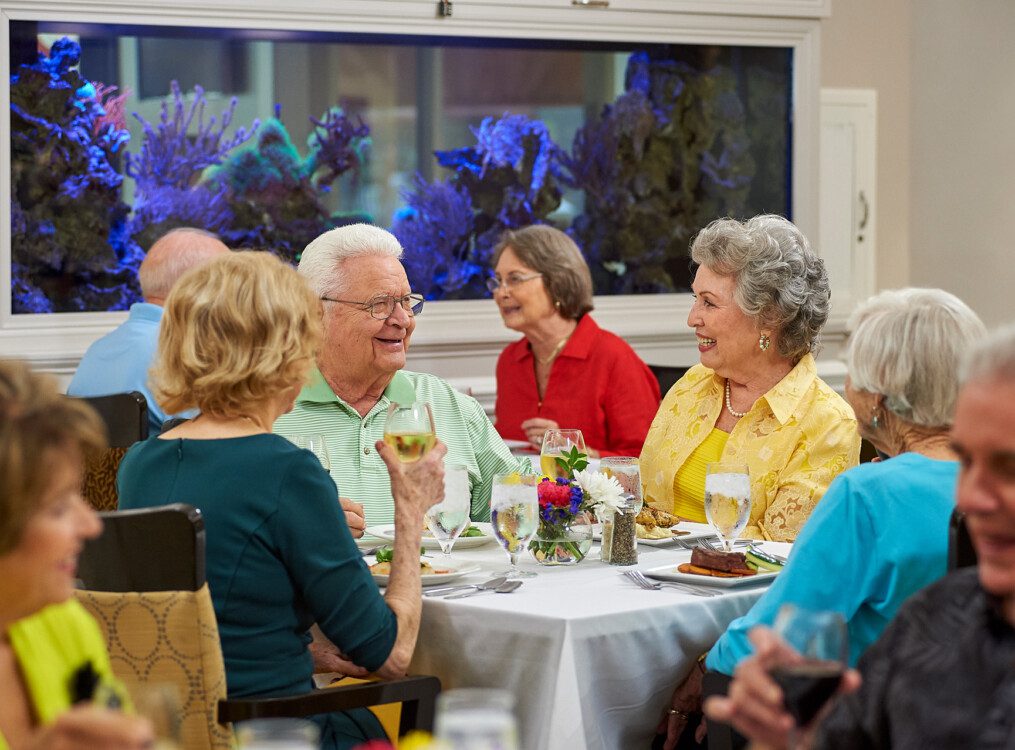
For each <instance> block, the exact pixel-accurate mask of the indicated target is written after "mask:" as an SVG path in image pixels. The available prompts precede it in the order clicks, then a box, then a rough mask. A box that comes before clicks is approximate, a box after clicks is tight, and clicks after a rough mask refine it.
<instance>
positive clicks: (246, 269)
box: [151, 251, 322, 418]
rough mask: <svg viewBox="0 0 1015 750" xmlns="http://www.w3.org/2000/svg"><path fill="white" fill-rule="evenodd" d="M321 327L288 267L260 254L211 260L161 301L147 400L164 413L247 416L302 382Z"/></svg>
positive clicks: (309, 297) (315, 304) (314, 304)
mask: <svg viewBox="0 0 1015 750" xmlns="http://www.w3.org/2000/svg"><path fill="white" fill-rule="evenodd" d="M321 330H322V329H321V314H320V302H319V301H318V299H317V297H316V295H315V294H314V293H313V292H312V291H311V289H310V287H309V286H308V285H307V282H306V281H305V280H304V279H303V278H301V277H300V276H299V274H297V273H296V271H295V270H294V269H293V268H291V267H290V266H287V265H285V264H284V263H283V262H282V261H280V260H279V259H278V258H276V257H275V256H273V255H271V254H269V253H265V252H254V251H242V252H234V253H229V254H228V255H223V256H220V257H218V258H215V259H214V260H212V261H209V262H207V263H205V264H203V265H201V266H198V267H197V268H194V269H191V270H190V271H188V272H187V273H186V274H184V275H183V276H182V277H181V278H180V280H179V281H178V282H177V283H176V285H175V286H174V287H173V290H172V291H171V292H170V293H169V297H168V298H167V299H166V309H165V313H164V314H163V316H162V326H161V330H160V332H159V349H158V355H157V356H156V359H155V364H154V365H153V367H152V369H151V377H152V381H153V382H154V384H155V389H154V393H155V398H156V400H157V401H158V402H159V405H160V406H162V408H163V409H165V410H166V412H167V413H169V414H173V413H178V412H181V411H184V410H186V409H191V408H195V407H196V408H198V409H200V410H201V412H202V413H205V414H210V415H212V416H215V417H219V418H233V417H241V416H249V415H250V413H251V412H256V411H258V410H259V409H260V407H261V406H263V405H264V404H265V403H267V402H269V401H270V400H271V399H272V398H274V397H276V396H277V395H278V394H279V392H281V391H283V390H285V389H287V388H294V387H295V388H299V387H300V386H302V385H303V384H304V383H305V382H306V381H307V377H308V374H309V372H310V366H311V364H312V363H313V361H314V357H315V355H316V353H317V348H318V346H319V345H320V342H321V335H322V334H321Z"/></svg>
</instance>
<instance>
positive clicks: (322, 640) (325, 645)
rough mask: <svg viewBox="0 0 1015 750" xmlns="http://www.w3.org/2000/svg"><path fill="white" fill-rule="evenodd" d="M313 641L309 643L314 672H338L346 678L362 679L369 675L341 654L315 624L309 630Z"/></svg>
mask: <svg viewBox="0 0 1015 750" xmlns="http://www.w3.org/2000/svg"><path fill="white" fill-rule="evenodd" d="M310 635H311V636H312V637H313V640H312V641H311V642H310V647H309V648H310V655H311V656H312V657H313V659H314V672H315V673H317V672H338V673H339V674H342V675H345V676H347V677H359V678H363V677H366V676H367V675H369V674H370V672H368V671H367V670H366V669H364V668H363V667H361V666H359V665H357V664H355V663H354V662H353V661H352V659H350V658H349V657H348V656H346V655H345V654H343V653H342V652H341V650H340V649H339V648H338V646H336V645H335V644H334V643H332V642H331V641H330V640H329V639H328V637H327V636H326V635H325V634H324V633H322V632H321V629H320V628H319V627H317V625H316V624H315V625H314V626H313V627H312V628H310Z"/></svg>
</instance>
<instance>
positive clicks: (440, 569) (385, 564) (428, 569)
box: [367, 547, 479, 586]
mask: <svg viewBox="0 0 1015 750" xmlns="http://www.w3.org/2000/svg"><path fill="white" fill-rule="evenodd" d="M391 553H392V549H391V547H382V548H381V549H379V550H377V555H376V556H375V558H374V562H372V563H371V562H370V559H369V558H367V564H368V566H369V568H370V575H371V576H372V577H373V579H374V581H376V582H377V585H378V586H387V585H388V575H389V574H390V573H391ZM419 567H420V575H421V579H422V581H423V585H424V586H435V585H437V584H438V583H447V582H448V581H454V580H455V579H457V578H461V577H462V576H467V575H469V573H475V572H476V571H477V570H479V566H478V565H446V564H444V563H441V562H436V561H431V560H420V561H419Z"/></svg>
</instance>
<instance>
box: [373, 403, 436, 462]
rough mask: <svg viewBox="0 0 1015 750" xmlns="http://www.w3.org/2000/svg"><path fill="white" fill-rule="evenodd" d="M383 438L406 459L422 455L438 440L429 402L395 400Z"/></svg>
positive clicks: (389, 409)
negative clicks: (401, 402)
mask: <svg viewBox="0 0 1015 750" xmlns="http://www.w3.org/2000/svg"><path fill="white" fill-rule="evenodd" d="M384 442H385V443H387V444H388V445H390V446H391V447H392V448H393V449H394V450H395V453H397V454H398V458H399V460H401V461H402V462H403V463H407V464H409V463H414V462H416V461H419V459H421V458H423V456H425V455H426V454H427V451H429V450H430V449H431V448H433V447H434V445H436V444H437V430H436V429H435V428H434V423H433V412H432V411H431V410H430V404H426V403H422V404H420V403H414V404H397V403H394V402H392V403H391V406H389V407H388V416H387V419H386V420H385V422H384Z"/></svg>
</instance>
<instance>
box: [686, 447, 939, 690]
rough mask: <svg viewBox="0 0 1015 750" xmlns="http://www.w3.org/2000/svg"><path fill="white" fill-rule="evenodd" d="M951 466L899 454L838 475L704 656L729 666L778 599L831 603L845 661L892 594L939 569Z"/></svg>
mask: <svg viewBox="0 0 1015 750" xmlns="http://www.w3.org/2000/svg"><path fill="white" fill-rule="evenodd" d="M958 472H959V465H958V464H957V463H955V462H954V461H935V460H933V459H929V458H926V457H924V456H921V455H919V454H917V453H904V454H902V455H900V456H897V457H895V458H892V459H889V460H887V461H882V462H879V463H869V464H861V465H860V466H857V467H856V468H853V469H850V470H849V471H847V472H844V473H843V474H840V475H839V476H838V477H837V478H836V479H835V480H834V481H833V482H832V484H831V485H830V486H829V487H828V492H826V493H825V496H824V498H822V500H821V502H820V503H818V507H817V508H816V509H815V511H814V513H813V514H812V515H811V517H810V519H808V521H807V523H806V524H805V525H804V528H803V530H802V531H801V532H800V536H799V537H798V538H797V541H796V544H795V545H794V546H793V552H792V554H791V556H790V561H789V564H788V565H787V566H786V567H785V569H784V570H783V571H782V572H781V573H780V574H779V575H778V577H777V578H776V579H775V581H774V582H773V583H772V585H771V587H770V588H769V589H768V591H766V592H765V594H764V595H763V596H762V597H761V598H760V599H759V600H758V601H757V602H756V603H755V604H754V606H753V607H751V609H750V611H748V612H747V614H746V615H744V616H743V617H740V618H738V619H736V620H734V621H733V622H731V623H730V625H729V627H728V628H727V629H726V632H725V633H724V634H723V635H722V637H721V638H719V640H718V641H717V642H716V644H715V646H714V647H713V648H712V650H711V651H710V652H709V654H708V660H707V661H706V662H705V665H706V666H707V667H708V668H709V669H712V670H715V671H718V672H723V673H724V674H733V670H734V668H735V667H736V665H737V664H738V663H739V662H740V660H741V659H743V658H744V657H745V656H749V655H750V654H751V652H752V648H751V644H750V642H749V641H748V640H747V633H748V631H749V630H750V629H751V628H753V627H754V626H755V625H759V624H760V625H769V626H771V625H772V623H773V622H775V616H776V613H777V612H778V611H779V607H781V606H782V605H783V604H786V603H792V604H795V605H797V606H799V607H802V608H804V609H811V610H821V609H828V610H834V611H837V612H841V613H842V614H843V616H844V617H845V618H846V623H847V628H848V632H849V657H850V658H849V662H850V664H852V665H855V664H856V662H857V659H859V658H860V656H861V654H863V652H864V651H866V650H867V647H868V646H870V645H871V644H872V643H873V642H874V641H876V640H877V639H878V637H879V636H880V635H881V631H883V630H884V629H885V626H886V625H887V624H888V622H889V621H890V620H891V619H892V618H893V617H895V613H896V612H897V611H898V609H899V607H900V606H901V605H902V603H903V602H904V601H905V600H906V599H907V598H908V597H909V596H911V595H912V594H914V593H915V592H916V591H918V590H919V589H922V588H924V587H925V586H927V585H928V584H930V583H933V582H934V581H936V580H937V579H939V578H941V577H942V576H943V575H944V574H945V571H946V569H947V563H948V522H949V519H950V517H951V513H952V509H953V508H954V507H955V485H956V482H957V481H958Z"/></svg>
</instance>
